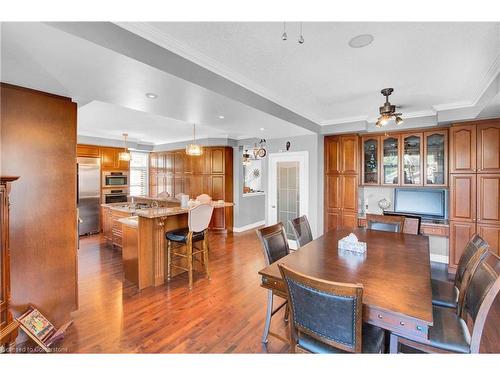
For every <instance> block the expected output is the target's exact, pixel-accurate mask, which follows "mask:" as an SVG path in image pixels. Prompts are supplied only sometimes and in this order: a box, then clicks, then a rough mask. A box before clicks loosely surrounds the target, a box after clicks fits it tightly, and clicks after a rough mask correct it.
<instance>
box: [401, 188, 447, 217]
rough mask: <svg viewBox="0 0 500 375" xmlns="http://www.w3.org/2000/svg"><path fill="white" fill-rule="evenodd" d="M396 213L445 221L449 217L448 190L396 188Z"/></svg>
mask: <svg viewBox="0 0 500 375" xmlns="http://www.w3.org/2000/svg"><path fill="white" fill-rule="evenodd" d="M394 212H397V213H402V214H413V215H418V216H421V217H424V218H431V219H445V218H446V215H447V213H446V190H445V189H408V188H396V189H395V191H394Z"/></svg>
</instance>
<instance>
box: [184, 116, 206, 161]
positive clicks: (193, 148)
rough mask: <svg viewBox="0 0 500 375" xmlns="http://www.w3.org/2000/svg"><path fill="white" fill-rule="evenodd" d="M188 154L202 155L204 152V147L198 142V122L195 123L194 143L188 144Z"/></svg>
mask: <svg viewBox="0 0 500 375" xmlns="http://www.w3.org/2000/svg"><path fill="white" fill-rule="evenodd" d="M186 154H187V155H190V156H200V155H201V154H203V147H202V146H201V145H199V144H197V143H196V124H193V143H190V144H188V145H187V146H186Z"/></svg>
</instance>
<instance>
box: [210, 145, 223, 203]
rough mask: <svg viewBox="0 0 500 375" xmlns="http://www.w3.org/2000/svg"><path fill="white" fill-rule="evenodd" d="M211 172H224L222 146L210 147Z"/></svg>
mask: <svg viewBox="0 0 500 375" xmlns="http://www.w3.org/2000/svg"><path fill="white" fill-rule="evenodd" d="M211 173H212V174H224V148H215V147H213V148H212V155H211ZM221 199H222V198H221Z"/></svg>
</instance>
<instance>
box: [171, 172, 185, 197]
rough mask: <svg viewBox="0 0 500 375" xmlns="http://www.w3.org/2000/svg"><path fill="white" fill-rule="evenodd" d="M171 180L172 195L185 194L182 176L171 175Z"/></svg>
mask: <svg viewBox="0 0 500 375" xmlns="http://www.w3.org/2000/svg"><path fill="white" fill-rule="evenodd" d="M173 180H174V181H173V182H174V195H177V194H179V193H183V194H186V192H185V191H184V177H182V176H174V177H173Z"/></svg>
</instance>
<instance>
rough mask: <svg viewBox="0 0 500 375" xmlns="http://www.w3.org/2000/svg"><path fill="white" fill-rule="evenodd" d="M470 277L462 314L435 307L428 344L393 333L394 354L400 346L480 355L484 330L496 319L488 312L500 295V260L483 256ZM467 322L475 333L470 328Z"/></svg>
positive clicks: (494, 255)
mask: <svg viewBox="0 0 500 375" xmlns="http://www.w3.org/2000/svg"><path fill="white" fill-rule="evenodd" d="M471 274H472V276H471V279H470V282H469V285H468V287H467V290H461V291H460V294H463V295H464V297H463V308H462V311H461V312H460V313H458V314H457V312H456V311H454V310H452V309H447V308H444V307H440V306H433V309H432V310H433V320H434V325H433V326H432V327H429V339H428V341H426V342H417V341H412V340H409V339H406V338H401V337H398V336H397V335H394V334H392V333H391V342H390V347H391V353H396V352H398V351H399V346H400V345H401V344H403V345H405V346H407V347H410V348H414V349H417V350H420V351H423V352H427V353H479V348H480V345H481V338H482V335H483V329H484V326H485V325H486V322H487V321H488V320H489V319H495V315H494V314H489V311H490V309H491V306H492V305H493V302H494V301H495V298H496V297H497V296H498V293H499V291H500V258H499V257H498V256H497V255H496V254H493V253H492V252H490V251H487V252H485V253H483V254H482V255H481V258H480V261H479V263H478V264H477V265H476V267H475V269H474V270H472V273H471ZM489 315H491V316H489ZM468 318H470V320H471V321H472V332H469V329H468V327H467V320H468Z"/></svg>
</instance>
